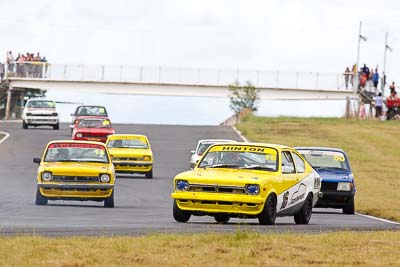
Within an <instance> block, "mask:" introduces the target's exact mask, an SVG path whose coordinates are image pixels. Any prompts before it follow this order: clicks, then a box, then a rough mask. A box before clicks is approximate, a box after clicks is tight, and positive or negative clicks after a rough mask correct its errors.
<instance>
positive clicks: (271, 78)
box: [4, 62, 352, 90]
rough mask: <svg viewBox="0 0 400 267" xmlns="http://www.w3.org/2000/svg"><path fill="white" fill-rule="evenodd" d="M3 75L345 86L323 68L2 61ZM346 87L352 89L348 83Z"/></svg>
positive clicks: (341, 77) (337, 75) (340, 76)
mask: <svg viewBox="0 0 400 267" xmlns="http://www.w3.org/2000/svg"><path fill="white" fill-rule="evenodd" d="M4 70H5V71H6V77H8V78H29V79H32V78H34V79H44V80H61V81H64V80H66V81H95V82H99V81H105V82H127V83H129V82H131V83H157V84H184V85H205V86H227V85H229V84H232V83H234V82H235V81H238V82H239V83H242V84H243V83H245V82H247V81H250V82H251V83H252V84H254V85H255V86H256V87H267V88H269V87H272V88H295V89H315V90H324V89H327V90H332V89H346V87H345V80H344V75H343V74H341V73H323V72H288V71H265V70H243V69H217V68H215V69H212V68H183V67H164V66H125V65H120V66H117V65H82V64H80V65H74V64H48V63H44V62H29V63H20V64H18V63H13V64H10V65H8V66H7V65H5V66H4ZM348 87H349V90H352V89H351V88H352V87H351V85H350V84H349V86H348Z"/></svg>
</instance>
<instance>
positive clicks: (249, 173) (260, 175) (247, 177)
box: [175, 168, 277, 186]
mask: <svg viewBox="0 0 400 267" xmlns="http://www.w3.org/2000/svg"><path fill="white" fill-rule="evenodd" d="M276 176H277V173H272V172H265V171H257V170H238V169H223V170H222V169H209V168H208V169H197V170H193V171H187V172H183V173H181V174H178V175H177V176H176V177H175V179H184V180H188V182H189V183H193V184H196V183H198V184H218V185H232V186H244V185H246V184H260V183H263V182H266V181H267V180H271V179H273V178H274V177H276Z"/></svg>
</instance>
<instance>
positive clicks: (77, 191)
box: [37, 183, 114, 199]
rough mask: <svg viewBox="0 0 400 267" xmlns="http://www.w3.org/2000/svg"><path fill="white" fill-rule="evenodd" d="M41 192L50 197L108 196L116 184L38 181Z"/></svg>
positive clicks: (88, 197) (86, 197) (85, 197)
mask: <svg viewBox="0 0 400 267" xmlns="http://www.w3.org/2000/svg"><path fill="white" fill-rule="evenodd" d="M37 185H38V187H39V189H40V194H41V195H43V196H44V197H48V198H57V199H70V198H84V199H90V198H107V197H109V196H111V194H112V192H113V190H114V184H87V183H86V184H83V183H38V184H37Z"/></svg>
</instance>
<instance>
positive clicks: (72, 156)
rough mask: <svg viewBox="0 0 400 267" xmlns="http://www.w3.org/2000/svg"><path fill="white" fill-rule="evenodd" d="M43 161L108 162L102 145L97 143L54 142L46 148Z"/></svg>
mask: <svg viewBox="0 0 400 267" xmlns="http://www.w3.org/2000/svg"><path fill="white" fill-rule="evenodd" d="M44 161H45V162H98V163H108V156H107V152H106V149H105V147H104V146H101V145H97V144H77V143H56V144H51V145H49V147H48V148H47V151H46V156H45V158H44Z"/></svg>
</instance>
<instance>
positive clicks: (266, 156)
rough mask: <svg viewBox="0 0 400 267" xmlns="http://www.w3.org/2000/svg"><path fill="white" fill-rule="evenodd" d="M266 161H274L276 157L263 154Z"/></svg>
mask: <svg viewBox="0 0 400 267" xmlns="http://www.w3.org/2000/svg"><path fill="white" fill-rule="evenodd" d="M265 159H266V160H271V161H276V155H273V154H265Z"/></svg>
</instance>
